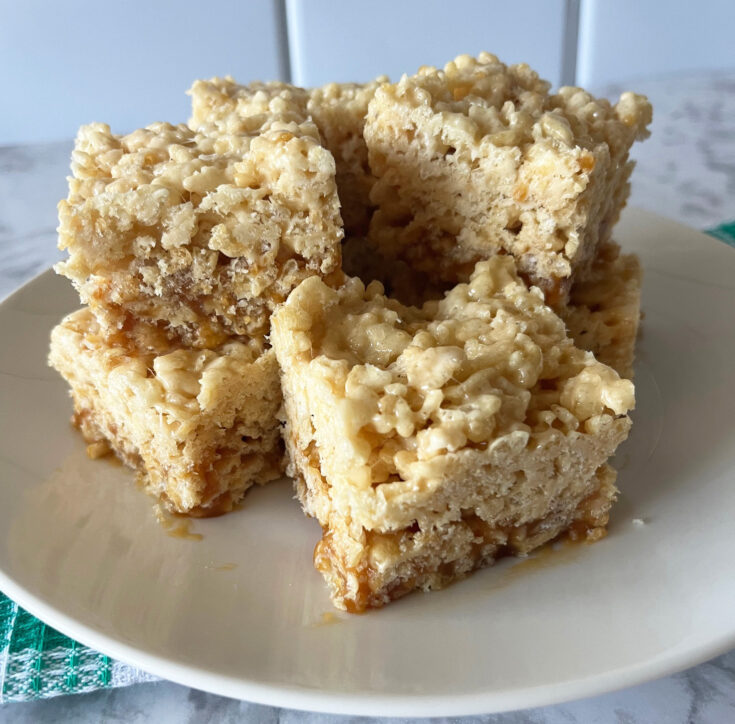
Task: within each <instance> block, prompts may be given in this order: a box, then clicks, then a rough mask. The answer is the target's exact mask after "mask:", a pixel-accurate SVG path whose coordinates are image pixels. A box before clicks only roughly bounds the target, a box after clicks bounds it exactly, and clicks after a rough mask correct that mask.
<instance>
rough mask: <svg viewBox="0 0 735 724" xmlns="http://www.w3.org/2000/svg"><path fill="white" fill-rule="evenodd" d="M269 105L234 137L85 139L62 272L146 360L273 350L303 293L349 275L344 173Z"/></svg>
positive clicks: (175, 133)
mask: <svg viewBox="0 0 735 724" xmlns="http://www.w3.org/2000/svg"><path fill="white" fill-rule="evenodd" d="M261 101H262V103H261V105H262V106H263V107H264V108H266V109H268V112H267V113H263V114H261V115H258V116H251V117H249V118H248V119H246V120H245V121H243V123H242V124H241V125H240V126H239V127H238V128H237V129H236V132H235V131H233V132H232V133H227V132H225V131H224V130H222V129H218V128H216V127H214V126H210V127H209V128H207V129H202V130H201V131H200V132H194V131H192V130H190V129H189V128H187V127H186V126H183V125H180V126H172V125H169V124H167V123H155V124H153V125H151V126H148V127H147V128H144V129H141V130H138V131H135V132H133V133H131V134H129V135H127V136H116V135H114V134H113V133H111V132H110V129H109V127H108V126H106V125H104V124H99V123H97V124H92V125H89V126H83V127H82V128H81V129H80V130H79V134H78V136H77V139H76V144H75V149H74V152H73V155H72V173H73V175H72V177H71V178H70V179H69V197H68V198H67V199H66V200H65V201H62V202H60V204H59V220H60V224H59V246H60V248H62V249H66V250H67V251H68V252H69V257H68V259H67V260H66V261H64V262H62V263H60V264H58V265H57V267H56V268H57V271H59V272H60V273H62V274H64V275H65V276H67V277H69V278H70V279H71V280H72V282H73V283H74V285H75V287H76V288H77V289H78V291H79V293H80V296H81V299H82V301H83V302H84V303H86V304H89V306H90V308H91V309H92V311H93V312H94V314H95V315H96V316H97V317H98V319H99V320H100V322H101V324H102V325H103V328H104V330H105V332H106V333H108V334H111V333H114V332H118V331H124V332H126V333H128V334H129V335H130V336H131V338H132V339H133V340H134V342H135V343H136V344H137V345H138V346H139V347H141V348H155V347H156V345H158V344H159V343H161V339H162V340H163V342H162V343H163V344H165V343H166V342H167V341H170V342H174V343H182V344H187V345H190V346H194V347H202V348H213V347H216V346H217V345H219V344H221V343H223V342H224V341H225V340H226V339H228V338H230V337H232V336H248V337H257V336H262V335H264V334H266V333H267V332H268V328H269V318H270V313H271V312H272V310H273V309H274V308H275V306H276V305H278V304H279V303H280V302H282V301H283V300H284V299H285V298H286V297H287V296H288V293H289V292H290V291H291V289H293V288H294V287H295V286H296V285H297V284H298V283H299V282H300V281H302V280H303V279H305V278H306V277H308V276H311V275H313V274H318V275H322V276H328V275H329V274H330V273H332V272H334V271H335V270H338V269H339V267H340V239H341V237H342V228H341V226H342V224H341V219H340V215H339V200H338V197H337V190H336V185H335V179H334V174H335V169H334V160H333V158H332V156H331V154H330V153H329V151H327V150H326V149H324V148H323V147H322V146H321V144H320V141H319V134H318V132H317V130H316V127H315V126H314V125H313V124H312V123H311V122H308V121H306V120H304V116H303V115H301V116H299V112H298V108H297V107H296V106H295V105H294V104H293V103H291V102H290V100H289V98H288V95H287V94H286V95H285V96H275V97H273V98H271V99H265V100H263V99H261ZM299 118H301V122H298V121H297V119H299Z"/></svg>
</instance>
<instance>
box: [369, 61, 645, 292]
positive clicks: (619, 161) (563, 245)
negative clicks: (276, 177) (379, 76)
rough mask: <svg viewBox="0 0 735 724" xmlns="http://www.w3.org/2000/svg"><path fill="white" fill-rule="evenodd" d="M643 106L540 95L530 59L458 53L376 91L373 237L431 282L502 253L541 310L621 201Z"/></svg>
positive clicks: (543, 85) (565, 287) (572, 94)
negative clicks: (537, 294) (513, 61)
mask: <svg viewBox="0 0 735 724" xmlns="http://www.w3.org/2000/svg"><path fill="white" fill-rule="evenodd" d="M650 121H651V106H650V104H649V103H648V101H647V100H646V99H645V98H644V97H643V96H639V95H635V94H633V93H624V94H623V95H622V96H621V98H620V100H619V101H618V103H617V104H616V105H614V106H613V105H611V104H610V103H609V102H608V101H607V100H605V99H598V98H594V97H592V96H591V95H589V94H588V93H586V92H585V91H583V90H582V89H580V88H562V89H560V90H559V92H558V93H556V94H554V95H551V94H549V84H548V83H547V82H546V81H543V80H540V79H539V77H538V75H537V74H536V73H535V72H534V71H532V70H531V69H530V68H529V67H528V66H527V65H514V66H510V67H507V66H505V65H503V64H502V63H501V62H499V61H498V59H497V58H496V57H495V56H493V55H490V54H488V53H482V54H480V56H479V57H478V58H477V59H474V58H471V57H469V56H466V55H464V56H460V57H458V58H457V59H456V60H454V61H453V62H451V63H449V64H447V65H446V66H445V68H444V70H436V69H435V68H431V67H424V68H421V69H420V70H419V72H418V73H417V74H416V75H414V76H410V77H406V76H404V77H403V78H402V79H401V80H400V82H398V83H396V84H393V85H391V84H383V85H381V86H380V87H379V88H378V89H377V90H376V91H375V95H374V97H373V100H372V101H371V102H370V105H369V108H368V115H367V120H366V123H365V131H364V135H365V140H366V142H367V146H368V156H369V162H370V168H371V170H372V173H373V174H374V176H375V177H376V179H377V180H376V182H375V184H374V186H373V189H372V201H373V202H374V204H375V205H376V206H377V207H378V208H377V211H376V212H375V213H374V214H373V217H372V222H371V230H370V234H371V236H372V237H373V238H374V240H375V241H376V243H378V244H379V245H381V247H382V248H383V249H384V251H385V253H386V254H387V255H388V256H390V257H394V258H401V259H404V260H405V261H407V262H408V263H409V264H410V265H411V266H413V267H414V268H417V269H420V270H421V271H424V272H425V273H427V274H429V275H431V276H433V277H434V278H435V279H437V280H440V281H446V282H450V283H456V282H457V281H458V280H459V281H463V280H466V279H467V278H468V277H469V275H470V273H471V272H472V269H473V268H474V264H475V262H476V261H478V260H479V259H484V258H487V257H488V256H490V255H492V254H495V253H498V252H504V253H509V254H512V255H513V256H514V257H515V258H516V259H517V262H518V266H519V270H520V271H521V273H522V274H523V275H524V276H526V277H527V278H529V279H530V280H531V282H532V283H534V284H537V285H538V286H540V287H541V288H542V289H543V290H544V292H545V293H546V296H547V300H548V301H549V302H550V303H557V302H558V301H563V300H565V299H566V296H567V294H568V291H569V288H570V286H571V281H572V278H573V276H575V275H580V276H583V275H584V273H585V272H586V271H587V270H588V268H589V266H590V265H591V263H592V260H593V258H594V256H595V253H596V250H597V248H598V246H599V245H600V244H602V243H604V242H606V241H607V240H608V239H609V238H610V232H611V230H612V227H613V225H614V224H615V222H616V221H617V219H618V216H619V214H620V210H621V209H622V207H623V206H624V204H625V201H626V199H627V196H628V193H629V182H628V179H629V177H630V173H631V170H632V168H633V162H632V161H629V160H628V151H629V149H630V146H631V145H632V143H633V141H634V140H636V139H643V138H645V137H646V136H647V135H648V131H647V128H646V127H647V125H648V124H649V123H650Z"/></svg>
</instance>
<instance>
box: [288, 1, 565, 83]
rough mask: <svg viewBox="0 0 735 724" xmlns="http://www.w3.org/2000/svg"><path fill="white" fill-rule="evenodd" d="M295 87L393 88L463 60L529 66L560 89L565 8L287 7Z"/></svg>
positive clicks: (530, 4)
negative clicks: (354, 84) (481, 56)
mask: <svg viewBox="0 0 735 724" xmlns="http://www.w3.org/2000/svg"><path fill="white" fill-rule="evenodd" d="M286 8H287V16H288V30H289V46H290V50H291V69H292V76H293V81H294V83H296V84H298V85H305V86H314V85H321V84H323V83H326V82H328V81H331V80H334V81H350V80H355V81H365V80H369V79H371V78H374V77H375V76H377V75H380V74H383V73H384V74H386V75H389V76H390V77H391V78H392V79H394V80H397V79H398V78H400V76H401V75H402V74H403V73H409V74H410V73H415V72H416V70H417V69H418V68H419V66H421V65H435V66H442V65H444V64H445V63H446V62H447V61H449V60H451V59H453V58H454V57H455V56H457V55H459V54H461V53H469V54H471V55H476V54H478V53H479V52H481V51H483V50H487V51H489V52H491V53H495V55H497V56H498V57H499V58H500V59H501V60H502V61H503V62H506V63H519V62H526V63H528V64H529V65H530V66H531V67H532V68H534V69H535V70H537V71H538V72H539V73H540V74H541V76H543V77H545V78H547V79H548V80H550V81H551V82H552V83H553V84H555V85H558V84H559V82H560V80H561V77H562V58H563V54H564V53H563V41H564V30H565V25H566V19H565V10H566V2H565V0H524V2H517V3H511V2H505V1H502V2H501V1H499V0H489V1H486V2H477V1H476V0H449V1H447V0H400V1H397V0H370V1H369V2H334V1H333V0H287V5H286Z"/></svg>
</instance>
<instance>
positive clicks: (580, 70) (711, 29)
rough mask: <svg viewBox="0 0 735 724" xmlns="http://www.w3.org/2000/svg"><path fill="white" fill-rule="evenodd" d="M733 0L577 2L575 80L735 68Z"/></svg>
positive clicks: (595, 82)
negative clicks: (578, 4) (577, 27)
mask: <svg viewBox="0 0 735 724" xmlns="http://www.w3.org/2000/svg"><path fill="white" fill-rule="evenodd" d="M734 33H735V2H733V0H696V2H693V1H692V0H667V1H666V2H660V1H659V0H615V1H614V2H613V1H612V0H582V6H581V13H580V23H579V54H578V60H577V82H578V83H579V84H580V85H582V86H599V85H603V84H606V83H614V82H616V81H619V80H624V79H628V78H643V77H649V76H653V75H660V74H663V73H673V72H678V71H687V70H703V69H715V68H735V40H734V39H733V34H734Z"/></svg>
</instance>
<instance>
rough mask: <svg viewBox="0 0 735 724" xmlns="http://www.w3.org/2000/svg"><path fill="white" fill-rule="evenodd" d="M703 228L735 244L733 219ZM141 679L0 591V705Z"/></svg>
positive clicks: (139, 674)
mask: <svg viewBox="0 0 735 724" xmlns="http://www.w3.org/2000/svg"><path fill="white" fill-rule="evenodd" d="M707 233H708V234H711V235H712V236H714V237H716V238H718V239H721V240H722V241H724V242H726V243H727V244H730V245H731V246H733V247H735V222H731V223H729V224H723V225H721V226H718V227H716V228H714V229H710V230H709V231H708V232H707ZM142 681H155V677H154V676H151V675H150V674H146V673H144V672H142V671H139V670H138V669H135V668H134V667H132V666H128V665H127V664H123V663H121V662H119V661H115V660H114V659H111V658H110V657H109V656H105V655H104V654H100V653H99V652H97V651H94V650H93V649H90V648H88V647H87V646H83V645H82V644H80V643H77V642H76V641H74V640H73V639H70V638H69V637H68V636H64V635H63V634H61V633H59V632H58V631H56V630H54V629H52V628H51V627H50V626H46V624H44V623H43V622H41V621H39V620H38V619H37V618H35V617H34V616H31V614H30V613H28V612H27V611H24V610H23V609H22V608H21V607H20V606H18V604H16V603H14V602H13V601H11V600H10V599H9V598H8V597H7V596H5V595H3V594H2V593H1V592H0V704H1V703H4V702H8V701H28V700H30V699H45V698H48V697H51V696H58V695H59V694H81V693H83V692H87V691H94V690H95V689H109V688H113V687H116V686H127V685H129V684H137V683H139V682H142Z"/></svg>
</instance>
